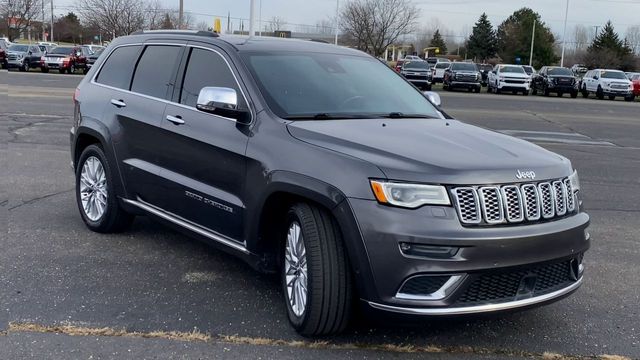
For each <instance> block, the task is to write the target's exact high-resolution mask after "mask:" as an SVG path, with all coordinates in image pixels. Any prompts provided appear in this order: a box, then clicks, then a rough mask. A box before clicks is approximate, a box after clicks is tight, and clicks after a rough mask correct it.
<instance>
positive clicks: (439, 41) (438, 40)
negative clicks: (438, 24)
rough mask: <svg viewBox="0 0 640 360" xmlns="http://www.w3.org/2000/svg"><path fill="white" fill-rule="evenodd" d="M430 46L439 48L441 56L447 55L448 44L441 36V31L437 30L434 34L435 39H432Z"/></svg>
mask: <svg viewBox="0 0 640 360" xmlns="http://www.w3.org/2000/svg"><path fill="white" fill-rule="evenodd" d="M429 46H431V47H437V48H439V49H440V53H439V55H446V54H447V44H445V42H444V39H443V38H442V35H441V34H440V30H436V32H435V33H433V38H432V39H431V43H429Z"/></svg>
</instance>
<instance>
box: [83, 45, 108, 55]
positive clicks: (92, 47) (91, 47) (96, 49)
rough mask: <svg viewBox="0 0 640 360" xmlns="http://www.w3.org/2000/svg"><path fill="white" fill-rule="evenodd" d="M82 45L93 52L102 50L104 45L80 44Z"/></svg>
mask: <svg viewBox="0 0 640 360" xmlns="http://www.w3.org/2000/svg"><path fill="white" fill-rule="evenodd" d="M82 47H86V48H87V49H89V51H91V53H95V52H97V51H99V50H104V46H102V45H93V44H87V45H82Z"/></svg>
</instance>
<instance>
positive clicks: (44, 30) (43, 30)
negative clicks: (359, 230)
mask: <svg viewBox="0 0 640 360" xmlns="http://www.w3.org/2000/svg"><path fill="white" fill-rule="evenodd" d="M46 31H47V30H46V29H45V27H44V1H43V2H42V41H47V40H46V39H45V38H44V34H45V32H46Z"/></svg>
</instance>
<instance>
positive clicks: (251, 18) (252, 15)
mask: <svg viewBox="0 0 640 360" xmlns="http://www.w3.org/2000/svg"><path fill="white" fill-rule="evenodd" d="M249 6H251V8H250V9H249V37H253V26H254V22H255V20H256V12H255V11H254V10H255V8H256V0H251V1H250V2H249Z"/></svg>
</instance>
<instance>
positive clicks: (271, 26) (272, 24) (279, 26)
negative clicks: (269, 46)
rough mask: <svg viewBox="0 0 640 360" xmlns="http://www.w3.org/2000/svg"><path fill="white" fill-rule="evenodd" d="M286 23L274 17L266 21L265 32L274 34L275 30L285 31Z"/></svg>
mask: <svg viewBox="0 0 640 360" xmlns="http://www.w3.org/2000/svg"><path fill="white" fill-rule="evenodd" d="M286 25H287V21H286V20H285V19H283V18H281V17H279V16H274V17H272V18H271V19H270V20H268V21H267V25H265V30H266V31H270V32H274V31H277V30H286Z"/></svg>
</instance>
